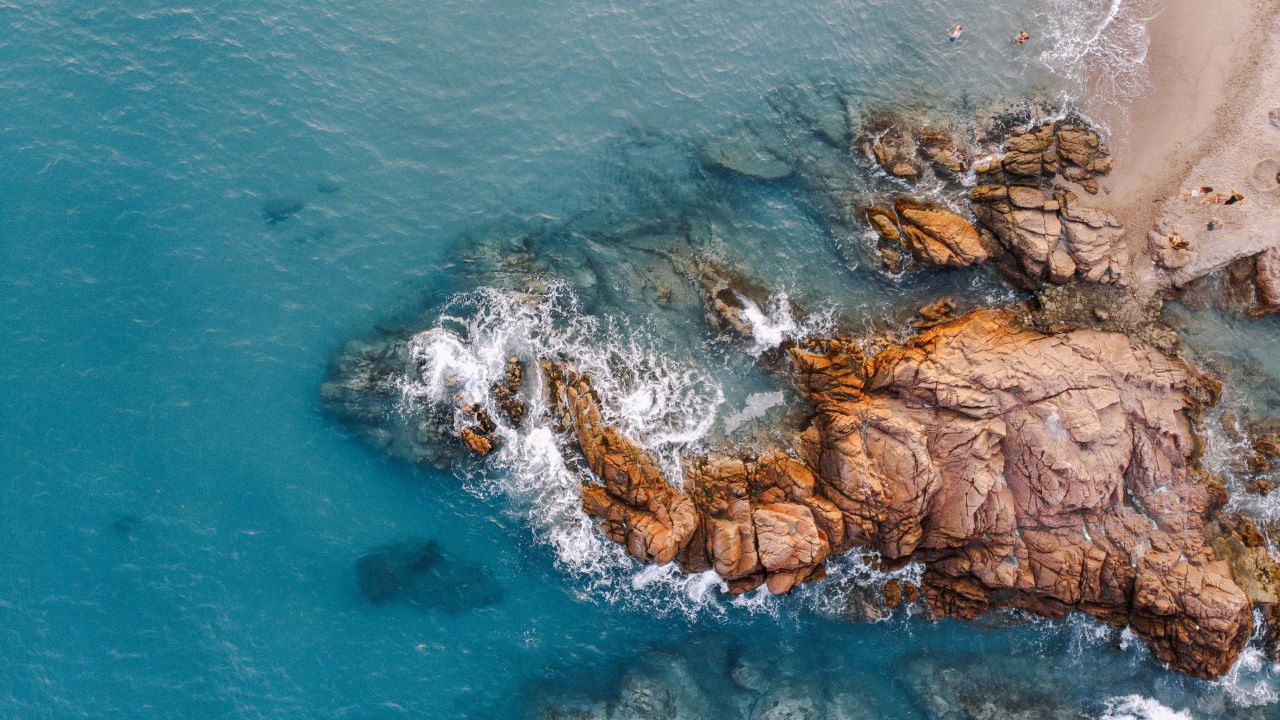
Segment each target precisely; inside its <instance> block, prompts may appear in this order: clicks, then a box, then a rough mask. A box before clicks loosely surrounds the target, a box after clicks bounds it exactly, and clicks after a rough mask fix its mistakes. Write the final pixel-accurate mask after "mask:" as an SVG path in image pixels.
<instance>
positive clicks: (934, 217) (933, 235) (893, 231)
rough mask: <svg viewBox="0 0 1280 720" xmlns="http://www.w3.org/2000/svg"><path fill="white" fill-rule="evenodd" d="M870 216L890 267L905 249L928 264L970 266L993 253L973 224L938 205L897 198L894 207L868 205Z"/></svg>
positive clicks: (917, 259) (868, 217)
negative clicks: (869, 206)
mask: <svg viewBox="0 0 1280 720" xmlns="http://www.w3.org/2000/svg"><path fill="white" fill-rule="evenodd" d="M867 219H868V220H870V221H871V224H872V225H873V226H874V227H875V228H876V231H877V232H878V233H879V234H880V238H881V243H880V254H881V257H882V259H883V260H884V263H885V265H886V266H887V267H894V266H895V265H897V264H898V263H900V261H901V254H902V251H905V252H907V253H909V254H910V256H911V258H912V259H913V260H914V261H915V262H917V263H919V264H921V265H924V266H926V267H967V266H969V265H978V264H981V263H984V262H986V261H987V259H988V258H989V257H990V256H991V251H990V249H989V248H988V247H987V246H986V245H984V244H983V242H982V238H981V237H980V236H979V235H978V231H977V230H976V229H974V227H973V224H972V223H970V222H969V221H968V220H965V219H964V218H962V217H960V216H959V215H956V214H955V213H953V212H951V211H949V210H946V209H943V208H941V207H938V206H936V205H930V204H927V203H921V202H917V201H914V200H909V199H907V198H898V200H897V201H896V202H895V203H894V206H893V210H888V209H885V208H879V207H872V208H868V209H867Z"/></svg>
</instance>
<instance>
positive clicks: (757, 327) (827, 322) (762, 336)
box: [735, 292, 833, 356]
mask: <svg viewBox="0 0 1280 720" xmlns="http://www.w3.org/2000/svg"><path fill="white" fill-rule="evenodd" d="M735 295H737V297H738V300H739V301H740V302H741V303H742V314H743V316H744V318H745V319H746V321H747V322H748V323H750V324H751V340H752V347H751V350H750V352H751V354H752V355H756V356H759V355H760V354H762V353H764V352H765V351H766V350H772V349H773V348H776V347H778V346H779V345H781V344H782V343H783V342H784V341H787V340H791V341H796V340H801V339H803V338H806V337H811V336H813V335H816V334H820V333H824V332H829V331H830V330H831V329H832V327H833V321H832V316H833V314H832V313H831V312H830V311H829V310H828V311H825V312H819V313H816V314H812V315H809V316H806V317H805V318H803V319H800V320H797V319H796V313H795V309H794V308H792V307H791V298H789V297H788V296H787V294H786V293H785V292H777V293H774V294H773V295H771V296H770V297H769V299H768V301H766V303H765V307H764V309H761V308H760V306H759V305H757V304H756V303H755V301H754V300H752V299H751V298H749V297H746V296H744V295H740V294H737V293H735Z"/></svg>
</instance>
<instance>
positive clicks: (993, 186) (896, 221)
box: [865, 122, 1130, 287]
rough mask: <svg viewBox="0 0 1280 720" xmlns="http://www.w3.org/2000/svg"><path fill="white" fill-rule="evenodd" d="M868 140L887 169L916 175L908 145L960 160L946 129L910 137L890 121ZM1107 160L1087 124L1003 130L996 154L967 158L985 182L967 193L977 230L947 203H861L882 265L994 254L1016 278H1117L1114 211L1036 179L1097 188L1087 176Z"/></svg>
mask: <svg viewBox="0 0 1280 720" xmlns="http://www.w3.org/2000/svg"><path fill="white" fill-rule="evenodd" d="M867 142H868V148H869V152H870V153H871V154H872V155H873V157H874V158H875V159H876V161H877V162H878V163H879V164H880V165H881V166H882V167H883V168H884V169H885V170H886V172H889V173H890V174H893V175H897V176H899V177H902V178H905V179H914V178H915V177H916V174H918V173H917V172H915V171H914V170H913V171H911V172H908V170H912V167H909V162H914V160H913V159H912V158H911V155H910V152H911V150H912V148H913V147H918V148H919V150H920V152H921V153H923V154H924V155H925V156H926V157H928V158H930V159H931V160H932V161H933V162H934V163H935V165H937V166H938V167H939V168H940V169H945V170H948V171H950V172H951V173H955V174H959V173H963V171H964V169H965V167H966V166H967V161H966V159H965V157H964V153H963V151H961V150H959V149H958V146H957V144H956V141H955V137H954V135H952V134H950V133H947V132H943V131H929V132H922V133H921V134H920V136H919V140H918V145H913V141H912V138H911V136H910V135H909V134H908V133H904V132H903V131H901V130H899V129H898V127H897V126H896V125H891V126H890V127H889V128H888V129H887V130H883V131H881V133H880V134H879V135H876V136H874V137H873V138H872V139H871V140H868V141H867ZM1110 169H1111V158H1110V156H1109V155H1107V154H1106V153H1105V152H1104V151H1103V150H1102V149H1101V146H1100V143H1099V141H1098V135H1097V133H1096V132H1094V131H1092V130H1089V129H1088V128H1085V127H1084V126H1082V125H1080V124H1076V123H1070V122H1056V123H1055V122H1049V123H1043V124H1040V125H1038V126H1035V127H1033V128H1032V129H1031V130H1029V131H1026V132H1023V133H1018V134H1014V135H1011V136H1009V137H1008V138H1006V140H1005V141H1004V146H1003V154H999V155H989V156H987V157H986V158H985V159H983V160H980V161H979V162H978V163H977V164H976V165H975V166H974V170H975V172H976V173H977V175H978V177H979V179H980V180H981V181H982V182H983V183H984V184H981V185H978V186H977V187H975V188H973V189H972V190H971V191H970V193H969V200H970V202H971V203H972V208H973V212H974V215H975V216H976V218H977V219H978V221H979V223H980V224H981V228H980V229H975V228H974V227H973V225H972V224H971V223H970V222H969V221H968V220H967V219H966V218H964V217H961V216H960V215H957V214H955V213H954V212H951V211H949V210H944V209H941V208H938V207H936V206H933V205H925V204H921V203H918V202H916V201H913V200H909V199H907V198H902V197H900V198H898V199H897V201H896V202H895V203H894V210H889V209H886V208H883V207H874V206H873V207H870V208H867V210H866V211H865V212H866V217H867V220H868V221H869V222H870V223H871V226H872V228H873V229H875V231H876V232H877V233H878V234H879V236H880V242H879V250H880V253H881V258H882V260H883V261H884V265H885V267H886V268H887V269H888V270H890V271H891V272H898V271H900V270H902V269H903V267H904V265H906V264H907V263H906V262H905V261H906V259H907V257H909V258H910V260H911V261H913V262H914V263H916V264H919V265H921V266H925V267H965V266H969V265H975V264H979V263H983V262H987V261H988V260H990V259H993V258H998V257H1002V256H1003V259H1004V260H1005V262H1003V263H1002V264H1001V267H1002V268H1003V269H1005V270H1009V271H1011V272H1010V274H1011V275H1014V276H1015V277H1016V279H1017V280H1018V281H1019V284H1022V285H1027V286H1031V287H1038V286H1039V285H1040V284H1041V283H1043V282H1050V283H1054V284H1064V283H1068V282H1071V281H1072V280H1075V279H1077V278H1079V279H1083V280H1087V281H1089V282H1095V283H1123V282H1124V275H1125V271H1126V269H1127V268H1128V266H1129V261H1130V257H1129V250H1128V246H1127V244H1126V243H1125V237H1124V230H1123V229H1122V228H1121V227H1120V224H1119V222H1118V221H1117V220H1116V219H1115V217H1114V216H1112V215H1111V214H1109V213H1106V212H1103V211H1102V210H1098V209H1096V208H1090V207H1085V206H1083V205H1081V204H1080V203H1079V202H1078V201H1077V198H1076V195H1075V194H1074V193H1072V192H1070V191H1065V190H1058V189H1051V188H1042V187H1041V185H1042V183H1043V182H1044V181H1045V180H1046V179H1052V178H1054V177H1055V176H1061V177H1063V178H1066V179H1068V180H1071V181H1073V182H1076V183H1078V184H1079V185H1080V186H1081V187H1082V188H1084V189H1085V190H1086V191H1088V192H1097V189H1098V186H1097V180H1096V176H1097V175H1099V174H1102V173H1106V172H1109V171H1110ZM895 211H896V212H895Z"/></svg>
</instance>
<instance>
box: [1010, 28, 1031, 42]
mask: <svg viewBox="0 0 1280 720" xmlns="http://www.w3.org/2000/svg"><path fill="white" fill-rule="evenodd" d="M1030 39H1031V33H1029V32H1027V31H1026V30H1019V31H1018V36H1017V37H1015V38H1014V39H1013V41H1014V42H1015V43H1017V44H1018V45H1021V44H1023V43H1025V42H1026V41H1028V40H1030Z"/></svg>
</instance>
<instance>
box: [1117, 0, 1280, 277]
mask: <svg viewBox="0 0 1280 720" xmlns="http://www.w3.org/2000/svg"><path fill="white" fill-rule="evenodd" d="M1278 13H1280V2H1277V0H1226V1H1225V2H1221V3H1217V4H1215V6H1214V8H1213V9H1212V10H1210V9H1208V8H1206V7H1205V6H1204V5H1201V4H1196V3H1191V2H1188V1H1187V0H1173V1H1171V2H1168V3H1167V4H1166V5H1165V6H1164V7H1163V8H1162V9H1161V10H1160V11H1159V14H1158V15H1156V17H1155V18H1154V19H1153V20H1152V22H1151V24H1150V25H1149V37H1150V47H1149V51H1148V55H1147V61H1148V67H1149V70H1150V75H1151V82H1152V90H1151V92H1150V93H1149V94H1147V95H1146V96H1144V97H1142V98H1140V99H1138V100H1137V101H1136V102H1135V103H1133V104H1132V105H1131V106H1130V107H1129V110H1128V115H1127V117H1116V118H1109V119H1108V120H1109V122H1110V123H1111V125H1112V127H1113V128H1117V129H1119V130H1120V132H1119V133H1117V140H1116V141H1115V146H1114V147H1113V150H1114V151H1115V153H1116V172H1115V173H1114V175H1113V176H1112V177H1111V178H1110V179H1109V181H1108V183H1107V184H1106V185H1104V189H1105V191H1106V193H1107V196H1108V198H1107V199H1108V202H1109V204H1110V205H1111V206H1112V207H1113V208H1114V209H1115V211H1116V213H1117V215H1118V216H1119V217H1120V219H1121V221H1122V222H1123V224H1124V225H1125V227H1127V228H1130V239H1131V242H1132V243H1133V246H1132V247H1133V250H1134V257H1135V258H1137V260H1136V267H1135V268H1134V270H1135V276H1134V280H1135V285H1136V288H1137V289H1138V291H1139V292H1140V293H1142V292H1158V291H1160V290H1162V289H1165V288H1168V287H1169V286H1170V285H1181V284H1183V283H1185V282H1188V281H1189V280H1191V279H1194V278H1195V277H1199V276H1201V275H1203V274H1205V273H1206V272H1210V271H1212V270H1213V269H1216V268H1218V267H1221V266H1223V265H1225V264H1226V263H1228V262H1230V261H1231V260H1232V259H1234V258H1236V257H1241V256H1244V255H1250V254H1254V253H1256V252H1258V251H1260V250H1262V249H1264V248H1265V247H1268V246H1269V245H1272V244H1276V243H1280V189H1276V185H1277V183H1276V182H1275V178H1274V177H1271V175H1270V173H1269V172H1266V169H1267V168H1268V167H1270V166H1269V165H1264V166H1262V168H1260V169H1258V170H1257V171H1258V172H1264V173H1265V175H1266V176H1265V177H1263V178H1262V180H1261V181H1260V180H1257V179H1255V178H1254V177H1253V175H1254V174H1255V166H1257V165H1258V163H1259V162H1261V161H1264V160H1267V159H1269V158H1274V159H1277V160H1280V124H1278V123H1280V120H1274V121H1273V120H1272V119H1271V115H1270V113H1271V111H1272V110H1276V109H1280V92H1277V90H1276V88H1280V15H1278ZM1199 186H1212V187H1213V188H1214V189H1215V192H1224V193H1230V192H1231V191H1232V190H1233V189H1238V190H1239V191H1240V193H1241V194H1243V195H1244V197H1245V200H1244V201H1243V202H1239V203H1235V204H1233V205H1232V206H1223V205H1220V204H1214V203H1212V202H1204V201H1201V200H1192V199H1190V198H1187V197H1185V195H1184V193H1186V192H1188V191H1190V190H1191V189H1192V188H1195V187H1199ZM1210 220H1216V221H1217V222H1215V224H1214V227H1215V229H1214V230H1213V231H1210V230H1208V223H1209V221H1210ZM1153 229H1155V230H1156V232H1158V233H1159V236H1160V237H1163V236H1165V235H1167V234H1168V233H1170V232H1174V231H1176V232H1177V233H1178V235H1179V236H1180V237H1181V238H1182V239H1183V240H1185V241H1186V242H1187V247H1186V248H1184V250H1185V252H1183V253H1177V255H1178V258H1177V260H1175V261H1173V262H1171V263H1168V264H1169V265H1172V266H1174V267H1167V268H1166V267H1160V266H1159V265H1158V264H1156V263H1153V262H1152V253H1151V250H1150V246H1149V239H1148V233H1149V231H1152V230H1153Z"/></svg>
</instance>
